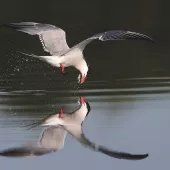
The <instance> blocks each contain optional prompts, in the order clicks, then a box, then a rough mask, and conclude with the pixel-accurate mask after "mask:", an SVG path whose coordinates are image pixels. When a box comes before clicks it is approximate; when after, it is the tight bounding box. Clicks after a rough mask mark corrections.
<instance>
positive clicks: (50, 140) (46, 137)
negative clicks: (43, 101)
mask: <svg viewBox="0 0 170 170" xmlns="http://www.w3.org/2000/svg"><path fill="white" fill-rule="evenodd" d="M79 103H80V106H79V108H78V109H76V110H75V111H73V112H72V113H64V111H63V109H60V112H59V113H57V114H53V115H48V116H47V117H46V118H44V119H42V120H40V121H38V122H35V123H32V124H30V125H27V126H29V127H30V128H33V127H36V126H38V125H39V124H41V123H43V122H44V121H45V120H46V119H48V118H51V119H52V118H53V119H55V117H59V118H60V117H62V116H63V114H64V116H65V117H67V116H71V117H72V118H73V119H75V120H76V122H78V123H79V124H81V123H82V122H83V121H84V119H85V118H86V117H87V115H88V113H89V112H90V105H89V104H88V102H85V100H84V97H83V96H81V97H80V102H79ZM66 135H67V131H66V130H65V129H63V128H62V127H61V126H60V125H57V126H49V127H47V128H45V129H44V130H43V133H42V135H41V136H40V139H39V140H38V142H37V143H35V144H34V143H33V144H32V143H31V144H25V145H23V146H21V147H14V148H9V149H5V150H3V151H0V156H6V157H26V156H41V155H44V154H48V153H51V152H56V151H58V150H60V149H62V148H63V147H64V141H65V138H66Z"/></svg>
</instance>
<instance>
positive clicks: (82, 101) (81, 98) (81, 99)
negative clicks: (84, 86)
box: [80, 96, 85, 104]
mask: <svg viewBox="0 0 170 170" xmlns="http://www.w3.org/2000/svg"><path fill="white" fill-rule="evenodd" d="M80 101H81V104H84V103H85V100H84V97H83V96H80Z"/></svg>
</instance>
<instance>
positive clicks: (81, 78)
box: [78, 67, 89, 85]
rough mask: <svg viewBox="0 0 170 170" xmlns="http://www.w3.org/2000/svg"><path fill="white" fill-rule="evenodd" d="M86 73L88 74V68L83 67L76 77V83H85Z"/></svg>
mask: <svg viewBox="0 0 170 170" xmlns="http://www.w3.org/2000/svg"><path fill="white" fill-rule="evenodd" d="M87 73H89V68H88V67H85V68H83V69H82V70H80V74H79V75H78V83H79V84H80V85H81V84H83V83H84V82H85V80H86V79H87Z"/></svg>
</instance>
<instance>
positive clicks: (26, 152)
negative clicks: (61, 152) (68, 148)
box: [0, 146, 55, 157]
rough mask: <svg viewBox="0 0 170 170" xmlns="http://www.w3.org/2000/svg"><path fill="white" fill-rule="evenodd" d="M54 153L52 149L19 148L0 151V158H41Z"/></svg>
mask: <svg viewBox="0 0 170 170" xmlns="http://www.w3.org/2000/svg"><path fill="white" fill-rule="evenodd" d="M53 151H55V150H54V149H47V148H39V147H37V146H21V147H14V148H9V149H5V150H3V151H0V156H5V157H28V156H41V155H44V154H47V153H51V152H53Z"/></svg>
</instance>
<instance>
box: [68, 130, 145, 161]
mask: <svg viewBox="0 0 170 170" xmlns="http://www.w3.org/2000/svg"><path fill="white" fill-rule="evenodd" d="M80 128H81V127H79V128H78V127H77V130H76V133H75V130H74V132H73V133H71V134H72V135H73V136H74V137H76V139H77V140H78V141H79V142H80V143H81V144H82V145H84V146H85V147H88V148H90V149H92V150H94V151H97V152H101V153H103V154H106V155H108V156H110V157H113V158H117V159H127V160H140V159H144V158H146V157H148V154H130V153H126V152H118V151H115V150H110V149H108V148H106V147H105V146H101V145H97V144H95V143H93V142H91V141H90V140H89V139H87V137H86V136H85V135H84V134H83V132H82V129H81V130H80Z"/></svg>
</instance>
